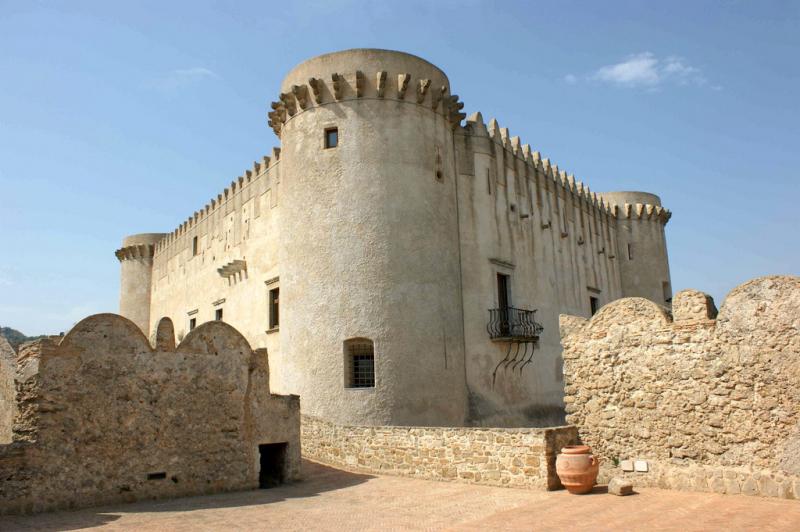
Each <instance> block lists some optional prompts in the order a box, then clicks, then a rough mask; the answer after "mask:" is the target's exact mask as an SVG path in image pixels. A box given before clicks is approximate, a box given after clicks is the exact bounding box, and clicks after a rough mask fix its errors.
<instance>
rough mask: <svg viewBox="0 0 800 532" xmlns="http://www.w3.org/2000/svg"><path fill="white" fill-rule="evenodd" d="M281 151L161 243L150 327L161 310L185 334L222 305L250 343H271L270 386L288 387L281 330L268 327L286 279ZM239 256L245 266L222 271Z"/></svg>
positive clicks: (209, 318)
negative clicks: (280, 242) (280, 249)
mask: <svg viewBox="0 0 800 532" xmlns="http://www.w3.org/2000/svg"><path fill="white" fill-rule="evenodd" d="M279 153H280V152H279V150H274V152H273V154H272V157H271V158H270V157H264V158H263V159H262V161H260V162H258V163H255V164H254V165H253V169H252V170H248V171H247V172H245V173H244V175H243V176H241V177H239V178H238V179H237V180H235V181H234V182H233V183H231V185H230V186H229V187H228V188H226V189H225V190H224V191H223V192H222V193H220V194H219V195H218V196H217V197H216V198H213V199H212V200H211V201H209V203H208V204H207V205H206V206H205V207H204V208H203V209H201V210H200V211H199V212H196V213H195V214H194V215H193V216H192V217H190V218H189V219H188V220H187V221H186V222H184V223H183V224H181V226H180V227H179V228H178V229H177V230H175V231H173V232H172V233H169V234H168V235H167V236H166V238H164V239H163V240H162V241H161V242H159V244H158V245H157V246H156V249H155V256H154V259H153V263H154V265H153V284H152V294H151V299H152V314H151V316H152V317H153V319H151V322H150V326H149V331H153V329H154V327H155V325H156V318H157V317H160V316H167V317H169V318H170V319H172V321H173V323H175V330H176V333H177V336H178V338H179V339H181V338H183V337H184V336H185V335H186V334H188V332H189V330H190V321H191V320H192V319H194V320H195V324H196V326H199V325H200V324H202V323H205V322H207V321H212V320H214V319H215V315H216V314H215V313H216V311H217V310H220V309H221V310H222V313H223V321H225V322H226V323H229V324H231V325H232V326H234V327H235V328H236V329H237V330H239V331H241V332H242V334H244V335H245V337H246V338H247V339H248V340H249V341H250V342H251V343H252V345H254V346H257V347H264V348H267V349H268V350H269V354H270V361H271V365H272V368H273V375H272V385H273V386H274V389H275V390H276V391H278V392H281V393H285V392H286V391H287V390H286V389H284V388H282V387H281V382H282V379H281V378H280V374H281V368H282V367H283V364H282V363H281V359H280V337H279V334H278V330H277V329H275V330H271V329H270V324H269V316H268V291H269V290H270V289H273V288H278V287H279V286H280V272H279V269H278V256H277V237H278V231H279V223H278V220H279V217H278V208H277V207H278V205H279V203H278V198H279V194H278V187H279V184H280V170H279V167H280V164H279V157H280V155H279ZM195 238H196V239H197V253H196V254H194V239H195ZM234 261H244V263H245V265H246V269H242V270H241V271H236V272H233V273H232V274H230V275H229V274H228V272H223V273H224V274H225V275H222V274H221V273H220V271H219V270H220V268H223V267H224V266H225V265H228V264H231V263H233V262H234Z"/></svg>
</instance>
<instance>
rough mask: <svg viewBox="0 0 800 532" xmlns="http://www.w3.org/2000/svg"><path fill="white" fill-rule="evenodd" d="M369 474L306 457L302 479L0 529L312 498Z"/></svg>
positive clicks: (86, 524) (6, 520)
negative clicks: (343, 468)
mask: <svg viewBox="0 0 800 532" xmlns="http://www.w3.org/2000/svg"><path fill="white" fill-rule="evenodd" d="M371 478H375V477H373V476H372V475H365V474H360V473H351V472H349V471H343V470H341V469H335V468H333V467H329V466H326V465H322V464H319V463H316V462H311V461H309V460H303V463H302V480H300V481H297V482H292V483H288V484H282V485H280V486H277V487H274V488H269V489H258V490H252V491H237V492H227V493H218V494H214V495H198V496H195V497H184V498H180V499H165V500H156V501H153V500H149V501H140V502H134V503H129V504H124V503H120V504H114V505H109V506H100V507H95V508H84V509H81V510H75V511H57V512H49V513H43V514H36V515H25V516H3V517H0V530H2V531H7V530H8V531H11V530H42V531H56V530H78V529H82V528H90V527H95V526H101V525H106V524H109V523H112V522H114V521H116V520H117V519H119V518H120V517H121V516H122V515H124V514H136V513H144V512H146V513H153V512H175V513H181V512H190V511H194V510H205V509H215V508H235V507H242V506H257V505H263V504H271V503H275V502H280V501H285V500H287V499H297V498H306V497H315V496H317V495H319V494H320V493H324V492H326V491H331V490H338V489H341V488H346V487H349V486H354V485H356V484H361V483H362V482H366V481H368V480H369V479H371Z"/></svg>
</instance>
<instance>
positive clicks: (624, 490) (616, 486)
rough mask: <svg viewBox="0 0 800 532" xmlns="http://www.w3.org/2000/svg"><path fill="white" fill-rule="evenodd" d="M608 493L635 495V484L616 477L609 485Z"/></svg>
mask: <svg viewBox="0 0 800 532" xmlns="http://www.w3.org/2000/svg"><path fill="white" fill-rule="evenodd" d="M608 492H609V493H611V494H613V495H631V494H632V493H633V483H632V482H631V481H630V480H626V479H624V478H620V477H614V478H612V479H611V481H610V482H609V483H608Z"/></svg>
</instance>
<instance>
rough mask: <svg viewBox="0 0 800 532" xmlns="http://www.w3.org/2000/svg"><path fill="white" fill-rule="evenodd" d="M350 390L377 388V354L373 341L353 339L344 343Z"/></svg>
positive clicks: (346, 383)
mask: <svg viewBox="0 0 800 532" xmlns="http://www.w3.org/2000/svg"><path fill="white" fill-rule="evenodd" d="M344 352H345V362H346V366H345V367H346V371H347V375H346V378H345V385H346V386H347V387H348V388H374V387H375V352H374V348H373V343H372V340H370V339H368V338H353V339H352V340H347V341H345V343H344Z"/></svg>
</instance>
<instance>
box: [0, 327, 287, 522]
mask: <svg viewBox="0 0 800 532" xmlns="http://www.w3.org/2000/svg"><path fill="white" fill-rule="evenodd" d="M3 371H5V370H3ZM268 374H269V369H268V365H267V359H266V353H265V352H263V351H256V352H253V351H252V350H251V348H250V346H249V344H248V342H247V341H246V340H245V338H244V337H243V336H242V335H241V334H239V333H238V332H237V331H236V330H234V329H233V328H231V327H230V326H229V325H227V324H224V323H220V322H211V323H206V324H205V325H202V326H200V327H198V328H197V329H195V330H194V331H192V332H191V333H190V334H188V335H187V337H186V338H185V339H184V340H183V341H182V342H181V343H180V345H178V346H177V347H175V340H174V333H173V330H172V327H171V323H170V322H169V320H163V321H162V322H161V323H160V325H159V334H158V335H156V339H155V346H154V347H151V346H150V345H149V343H148V341H147V339H146V338H145V337H144V335H142V333H141V332H140V331H139V329H138V327H137V326H136V325H135V324H134V323H133V322H131V321H129V320H127V319H125V318H122V317H120V316H117V315H113V314H99V315H95V316H91V317H89V318H86V319H84V320H83V321H81V322H80V323H78V324H77V325H76V326H75V327H74V328H73V329H72V330H71V331H70V332H69V333H68V334H67V335H66V336H65V337H64V338H63V339H62V340H61V342H60V343H59V344H56V343H54V342H53V341H52V340H39V341H37V342H34V343H29V344H26V345H24V346H23V347H22V350H21V352H20V356H19V364H18V367H17V368H16V372H15V378H16V404H17V405H18V412H19V413H18V414H17V416H16V419H15V422H14V426H13V441H12V443H10V444H7V445H0V478H2V479H3V482H2V483H0V513H18V512H37V511H43V510H50V509H54V508H67V507H69V508H74V507H81V506H91V505H99V504H105V503H110V502H117V501H132V500H137V499H150V498H162V497H176V496H183V495H192V494H200V493H212V492H218V491H226V490H235V489H250V488H255V487H257V486H258V485H259V470H260V463H259V450H258V445H260V444H267V443H281V442H286V444H287V447H286V452H285V463H284V467H283V474H284V477H285V479H286V480H291V479H294V478H296V477H297V476H298V474H299V463H300V442H299V432H300V417H299V407H300V405H299V400H298V398H297V397H291V396H276V395H270V391H269V384H268V380H269V375H268ZM3 376H4V375H3Z"/></svg>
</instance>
